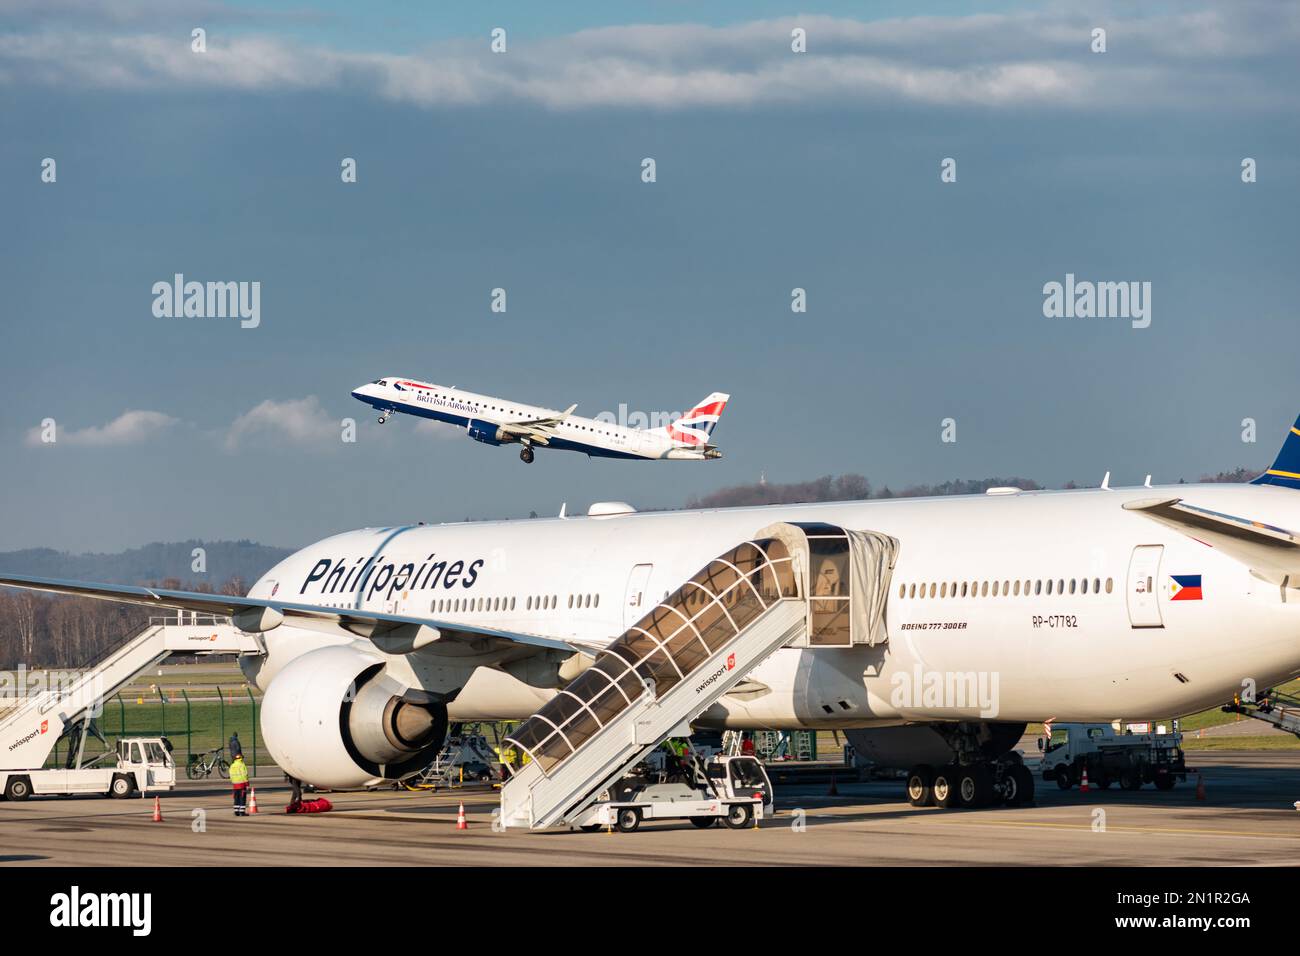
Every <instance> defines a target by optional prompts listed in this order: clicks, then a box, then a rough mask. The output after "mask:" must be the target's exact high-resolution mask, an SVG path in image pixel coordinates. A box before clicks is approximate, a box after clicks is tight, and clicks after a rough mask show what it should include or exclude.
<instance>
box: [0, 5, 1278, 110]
mask: <svg viewBox="0 0 1300 956" xmlns="http://www.w3.org/2000/svg"><path fill="white" fill-rule="evenodd" d="M1097 25H1104V26H1105V27H1106V29H1107V31H1108V46H1109V49H1110V52H1108V53H1105V54H1093V53H1090V52H1089V50H1088V44H1089V40H1090V31H1091V29H1092V28H1093V27H1094V26H1097ZM794 26H801V27H803V28H804V29H806V30H807V32H808V51H809V52H808V53H805V54H798V55H796V54H793V53H791V52H790V45H789V44H790V30H791V28H792V27H794ZM1298 38H1300V18H1298V17H1297V16H1296V15H1295V14H1294V13H1292V12H1291V11H1290V10H1289V9H1288V8H1287V5H1285V4H1273V3H1270V2H1267V0H1266V2H1249V0H1247V2H1239V3H1234V4H1233V5H1232V6H1231V7H1225V6H1223V5H1222V4H1220V3H1216V2H1209V3H1208V5H1207V6H1206V7H1205V8H1203V9H1196V10H1189V11H1186V12H1175V13H1168V14H1161V15H1155V16H1146V17H1142V16H1134V15H1133V13H1132V10H1131V8H1129V7H1126V6H1120V7H1116V8H1114V11H1113V12H1112V11H1111V10H1108V9H1107V8H1106V7H1105V5H1097V4H1089V5H1087V6H1074V5H1071V4H1066V5H1063V6H1059V7H1055V8H1053V9H1051V10H1048V11H1035V12H1025V13H1019V12H1018V13H1009V14H981V15H975V16H965V17H910V18H903V19H894V20H881V21H872V22H861V21H857V20H848V19H842V18H835V17H827V16H815V15H809V16H799V17H789V18H782V19H777V20H761V21H752V22H749V23H742V24H736V25H730V26H723V27H712V26H703V25H696V24H680V25H666V26H659V25H631V26H619V27H605V28H600V29H593V30H583V31H579V32H577V33H573V34H569V35H566V36H561V37H553V38H547V39H543V40H537V41H533V42H528V41H523V40H520V41H516V42H513V43H512V45H511V48H510V52H509V53H508V54H505V55H493V54H491V53H489V52H488V50H487V44H486V40H481V41H475V42H471V41H467V40H461V41H454V42H447V43H442V44H438V45H437V46H435V47H432V48H430V49H427V50H424V51H422V52H420V53H418V54H393V53H384V52H374V53H368V52H351V51H343V50H336V49H329V48H324V47H309V46H305V45H302V44H298V43H295V42H292V41H288V40H282V39H278V38H276V37H274V36H271V35H242V34H241V35H235V36H230V35H227V36H224V37H223V36H220V35H218V36H215V37H214V36H210V37H209V42H208V52H207V53H204V54H195V53H191V52H190V49H189V45H188V35H184V36H178V35H162V34H139V33H118V34H110V35H107V36H105V35H95V34H94V33H89V32H72V31H68V30H62V31H60V30H49V29H42V30H39V31H32V32H28V33H23V32H17V31H11V32H9V33H7V34H5V35H3V36H0V84H6V85H18V84H33V83H35V84H41V85H51V86H72V87H91V88H109V89H122V90H155V89H168V90H172V89H178V88H179V89H184V88H190V89H236V90H245V91H274V92H280V91H284V90H337V89H360V90H369V91H370V92H372V93H373V94H374V95H378V96H381V97H384V98H387V99H391V100H397V101H402V102H407V103H412V104H415V105H418V106H422V107H456V106H468V105H477V104H485V103H522V104H527V105H535V106H541V107H544V108H548V109H555V110H575V109H589V108H604V107H644V108H652V109H685V108H695V107H762V106H766V105H770V104H798V105H804V106H822V105H843V104H846V103H848V104H854V103H863V104H884V105H889V104H921V105H936V106H943V105H957V106H972V105H976V106H983V107H988V108H995V109H1005V108H1015V107H1020V106H1047V107H1063V108H1071V109H1116V108H1134V107H1155V106H1160V107H1182V108H1187V109H1199V110H1203V109H1206V108H1209V107H1212V106H1213V105H1215V103H1216V102H1217V103H1218V104H1220V105H1230V106H1231V107H1232V108H1235V109H1240V108H1242V107H1243V106H1244V107H1251V106H1254V107H1267V108H1277V107H1279V106H1280V107H1286V108H1289V93H1288V90H1289V89H1290V88H1291V86H1292V84H1291V83H1290V82H1287V81H1288V80H1294V79H1295V77H1294V73H1295V72H1296V70H1295V66H1294V64H1293V63H1292V61H1293V60H1294V59H1295V57H1294V54H1295V50H1296V46H1297V42H1296V41H1297V39H1298ZM1279 73H1280V74H1281V75H1280V76H1279Z"/></svg>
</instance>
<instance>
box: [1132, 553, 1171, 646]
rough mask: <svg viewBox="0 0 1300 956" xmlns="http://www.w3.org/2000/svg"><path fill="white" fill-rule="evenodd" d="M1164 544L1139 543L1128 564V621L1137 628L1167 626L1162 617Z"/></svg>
mask: <svg viewBox="0 0 1300 956" xmlns="http://www.w3.org/2000/svg"><path fill="white" fill-rule="evenodd" d="M1164 553H1165V546H1164V545H1163V544H1140V545H1138V546H1137V547H1136V548H1134V549H1133V557H1132V559H1131V560H1130V561H1129V564H1128V620H1129V623H1130V624H1132V625H1133V626H1134V627H1164V626H1165V622H1164V620H1163V619H1162V618H1161V617H1160V592H1159V588H1158V582H1159V581H1160V559H1161V558H1162V557H1163V556H1164Z"/></svg>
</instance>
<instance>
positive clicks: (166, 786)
mask: <svg viewBox="0 0 1300 956" xmlns="http://www.w3.org/2000/svg"><path fill="white" fill-rule="evenodd" d="M104 756H105V757H108V756H110V755H109V754H105V755H104ZM116 758H117V759H116V762H114V763H113V764H111V765H109V766H102V767H101V766H95V765H93V764H92V765H91V766H88V767H73V768H68V769H61V768H49V769H44V768H42V769H36V770H0V793H2V794H4V798H5V799H6V800H26V799H27V798H28V797H30V796H31V795H32V794H38V795H43V794H87V793H90V794H95V793H98V794H103V795H105V796H109V797H118V798H125V797H129V796H131V795H132V794H134V793H136V792H139V793H150V792H153V791H156V790H171V789H173V788H174V787H175V786H176V763H175V761H174V760H172V754H171V750H170V748H169V747H168V746H167V742H166V741H165V740H164V739H163V738H162V737H123V738H122V739H120V740H119V741H118V742H117V751H116Z"/></svg>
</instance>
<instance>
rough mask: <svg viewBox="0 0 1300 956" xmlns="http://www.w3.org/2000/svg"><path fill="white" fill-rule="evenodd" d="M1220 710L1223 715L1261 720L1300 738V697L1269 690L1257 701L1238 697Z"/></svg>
mask: <svg viewBox="0 0 1300 956" xmlns="http://www.w3.org/2000/svg"><path fill="white" fill-rule="evenodd" d="M1221 709H1222V710H1223V711H1224V712H1225V713H1229V714H1233V713H1236V714H1245V715H1246V716H1247V717H1252V718H1254V719H1255V720H1262V721H1264V722H1265V723H1267V724H1272V725H1273V726H1274V727H1276V728H1277V729H1278V730H1284V731H1286V732H1287V733H1289V734H1295V735H1296V736H1297V737H1300V697H1295V696H1294V695H1292V694H1284V693H1281V692H1280V691H1277V690H1273V689H1269V690H1266V691H1264V692H1263V693H1262V694H1261V695H1260V697H1259V699H1258V700H1253V701H1247V700H1242V699H1241V698H1240V697H1238V698H1235V699H1234V700H1233V702H1232V703H1231V704H1224V705H1223V707H1222V708H1221Z"/></svg>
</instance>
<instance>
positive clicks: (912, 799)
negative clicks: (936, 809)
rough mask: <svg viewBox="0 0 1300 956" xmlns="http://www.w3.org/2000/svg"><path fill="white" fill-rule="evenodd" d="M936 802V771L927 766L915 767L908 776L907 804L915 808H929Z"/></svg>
mask: <svg viewBox="0 0 1300 956" xmlns="http://www.w3.org/2000/svg"><path fill="white" fill-rule="evenodd" d="M933 801H934V770H933V769H932V768H930V767H927V766H926V765H925V764H921V765H919V766H916V767H913V768H912V769H911V771H910V772H909V773H908V775H907V802H908V803H910V804H911V805H912V806H914V807H928V806H929V805H930V804H931V803H932V802H933Z"/></svg>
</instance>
